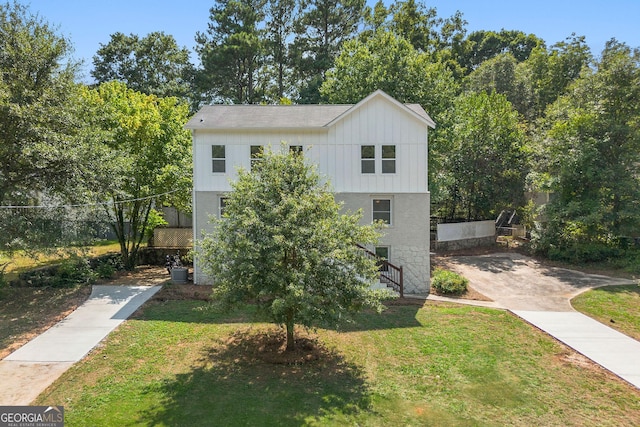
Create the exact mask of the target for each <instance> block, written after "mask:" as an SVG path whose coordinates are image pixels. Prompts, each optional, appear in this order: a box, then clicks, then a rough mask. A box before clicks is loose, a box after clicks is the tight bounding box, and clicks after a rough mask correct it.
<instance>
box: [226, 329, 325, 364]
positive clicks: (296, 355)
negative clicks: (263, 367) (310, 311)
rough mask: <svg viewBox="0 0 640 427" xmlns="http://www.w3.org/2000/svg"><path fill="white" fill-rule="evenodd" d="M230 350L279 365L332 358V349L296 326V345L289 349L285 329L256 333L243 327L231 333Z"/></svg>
mask: <svg viewBox="0 0 640 427" xmlns="http://www.w3.org/2000/svg"><path fill="white" fill-rule="evenodd" d="M225 347H226V351H227V352H229V353H233V354H235V355H236V356H237V357H240V358H244V359H246V360H245V361H246V362H247V363H252V362H254V361H255V360H260V361H262V362H264V363H268V364H275V365H302V364H305V363H309V362H314V361H316V360H320V359H323V360H324V359H328V358H329V357H328V356H329V353H330V351H329V350H328V349H327V348H326V347H324V346H323V345H322V344H321V343H320V342H319V341H318V339H317V337H314V336H312V335H310V334H309V333H307V332H306V331H305V330H303V329H299V330H298V329H296V337H295V346H294V348H293V350H287V336H286V332H285V331H284V329H270V330H267V331H260V332H256V331H254V330H252V329H251V328H246V329H241V330H238V331H236V332H234V333H233V334H231V335H230V336H229V338H228V339H227V341H226V342H225Z"/></svg>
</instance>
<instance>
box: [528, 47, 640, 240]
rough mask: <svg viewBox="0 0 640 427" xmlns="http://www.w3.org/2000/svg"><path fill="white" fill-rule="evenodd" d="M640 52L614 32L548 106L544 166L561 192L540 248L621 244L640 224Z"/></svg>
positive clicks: (550, 186)
mask: <svg viewBox="0 0 640 427" xmlns="http://www.w3.org/2000/svg"><path fill="white" fill-rule="evenodd" d="M638 99H640V52H639V51H638V49H631V48H629V47H628V46H626V45H625V44H622V43H618V42H617V41H615V40H611V41H610V42H608V43H607V45H606V47H605V49H604V51H603V52H602V57H601V59H600V60H599V61H597V62H596V63H595V64H594V69H590V68H588V69H583V74H582V75H581V76H580V78H578V79H577V80H576V81H575V83H574V84H572V85H571V86H570V87H569V89H568V91H567V93H566V94H565V95H563V96H561V97H560V98H558V100H557V101H556V102H555V103H554V104H553V105H552V106H551V107H550V108H549V110H548V114H547V118H546V126H545V129H546V130H545V132H544V133H543V135H544V138H543V139H542V141H541V145H540V151H541V152H542V153H543V156H542V157H541V161H540V162H539V165H540V168H539V171H540V172H542V173H543V174H545V176H546V177H547V181H546V185H547V188H548V189H550V190H551V191H552V192H553V194H554V198H553V199H552V202H551V203H550V204H549V205H548V206H547V209H546V213H547V216H546V217H547V221H546V223H545V227H544V228H543V230H542V231H543V233H542V235H541V236H540V237H541V239H540V242H539V243H540V244H541V250H543V251H548V250H549V249H550V248H551V247H555V248H560V249H564V250H567V249H569V248H572V247H575V246H576V245H580V244H590V243H601V244H604V245H615V244H616V240H617V239H618V238H619V237H621V236H630V235H635V233H637V230H638V227H640V204H639V200H640V175H639V174H638V165H639V164H640V104H639V103H638V102H637V100H638Z"/></svg>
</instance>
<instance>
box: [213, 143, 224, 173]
mask: <svg viewBox="0 0 640 427" xmlns="http://www.w3.org/2000/svg"><path fill="white" fill-rule="evenodd" d="M211 158H212V171H213V173H225V172H226V163H227V161H226V156H225V147H224V145H212V146H211Z"/></svg>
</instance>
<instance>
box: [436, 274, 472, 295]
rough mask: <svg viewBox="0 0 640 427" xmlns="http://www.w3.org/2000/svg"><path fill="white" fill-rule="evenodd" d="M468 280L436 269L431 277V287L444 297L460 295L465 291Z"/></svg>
mask: <svg viewBox="0 0 640 427" xmlns="http://www.w3.org/2000/svg"><path fill="white" fill-rule="evenodd" d="M468 284H469V280H468V279H467V278H465V277H462V276H460V275H459V274H457V273H454V272H453V271H449V270H443V269H440V268H436V269H435V271H434V272H433V275H432V277H431V286H432V287H433V288H434V289H435V290H436V291H437V292H438V293H439V294H444V295H460V294H462V293H464V292H466V290H467V285H468Z"/></svg>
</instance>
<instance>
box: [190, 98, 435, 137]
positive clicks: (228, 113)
mask: <svg viewBox="0 0 640 427" xmlns="http://www.w3.org/2000/svg"><path fill="white" fill-rule="evenodd" d="M375 96H383V97H386V98H387V99H389V100H391V102H394V103H396V104H398V105H400V106H404V107H405V108H407V109H408V110H410V111H411V112H412V113H413V114H415V115H416V116H417V117H418V118H419V119H420V120H423V121H424V122H425V123H426V124H427V125H429V126H430V127H434V126H435V123H434V122H433V120H431V117H429V114H427V112H426V111H424V109H423V108H422V107H421V106H420V105H418V104H400V103H398V102H397V101H396V100H395V99H393V98H391V97H390V96H389V95H387V94H386V93H384V92H382V91H376V92H374V93H372V94H371V95H369V96H368V97H366V98H365V99H363V100H362V101H361V102H360V103H358V104H346V105H336V104H314V105H207V106H205V107H202V108H201V109H200V111H198V112H197V113H196V114H195V115H194V116H193V117H192V118H191V120H189V122H188V123H187V124H186V125H185V127H186V128H187V129H248V128H249V129H268V128H281V129H282V128H285V129H286V128H288V129H294V128H306V129H309V128H324V127H326V126H327V125H329V124H331V123H332V122H334V121H336V120H338V119H339V118H340V117H341V116H342V115H344V114H347V113H348V112H349V110H351V109H354V110H355V109H357V108H358V106H360V105H361V104H363V103H366V102H367V101H368V100H369V99H371V98H373V97H375Z"/></svg>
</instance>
